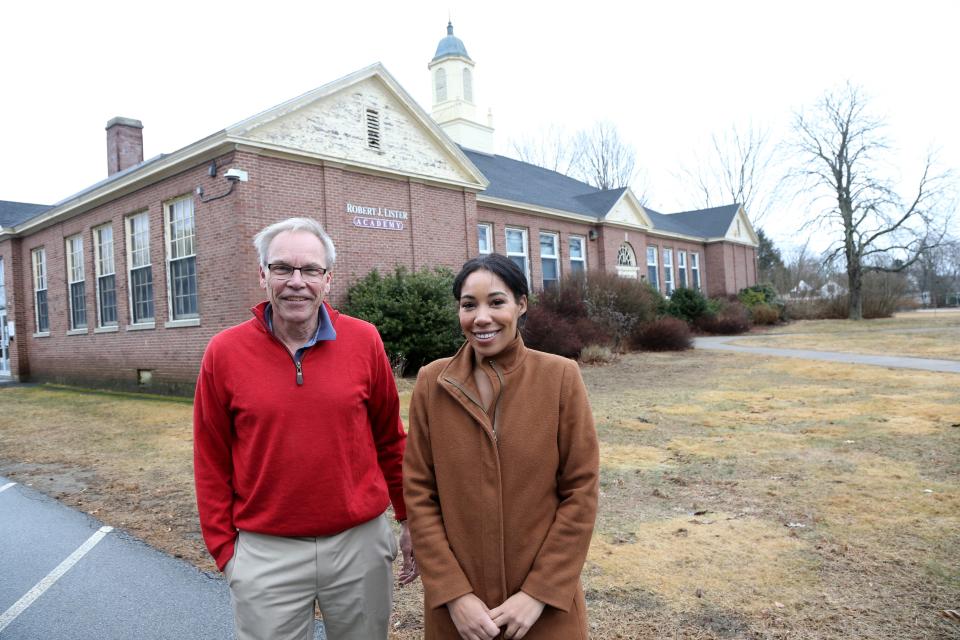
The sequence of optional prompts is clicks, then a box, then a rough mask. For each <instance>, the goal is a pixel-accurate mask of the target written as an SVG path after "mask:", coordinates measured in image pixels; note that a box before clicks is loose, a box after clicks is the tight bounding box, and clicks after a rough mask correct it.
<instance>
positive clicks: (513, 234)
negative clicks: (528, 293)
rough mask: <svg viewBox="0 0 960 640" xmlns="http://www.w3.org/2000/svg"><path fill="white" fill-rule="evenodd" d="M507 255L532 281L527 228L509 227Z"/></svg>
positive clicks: (507, 231) (528, 280)
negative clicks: (528, 257) (528, 256)
mask: <svg viewBox="0 0 960 640" xmlns="http://www.w3.org/2000/svg"><path fill="white" fill-rule="evenodd" d="M506 237H507V257H508V258H510V259H511V260H513V261H514V263H516V265H517V266H518V267H520V270H521V271H523V273H524V275H525V276H526V277H527V284H529V283H530V264H529V262H528V261H527V230H526V229H511V228H509V227H507V230H506Z"/></svg>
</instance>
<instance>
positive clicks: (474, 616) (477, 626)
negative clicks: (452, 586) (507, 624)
mask: <svg viewBox="0 0 960 640" xmlns="http://www.w3.org/2000/svg"><path fill="white" fill-rule="evenodd" d="M447 609H448V610H449V611H450V617H451V618H452V619H453V624H454V625H456V627H457V632H458V633H459V634H460V637H461V638H463V640H493V638H496V637H497V636H498V635H499V634H500V627H498V626H497V625H495V624H494V623H493V620H491V619H490V610H489V609H487V605H485V604H483V601H482V600H481V599H480V598H478V597H477V596H475V595H473V594H472V593H468V594H466V595H463V596H460V597H459V598H457V599H455V600H451V601H450V602H448V603H447Z"/></svg>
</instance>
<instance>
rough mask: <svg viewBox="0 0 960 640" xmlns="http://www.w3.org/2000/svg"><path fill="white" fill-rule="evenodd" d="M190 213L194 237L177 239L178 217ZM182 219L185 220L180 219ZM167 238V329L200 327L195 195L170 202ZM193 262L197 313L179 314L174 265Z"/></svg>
mask: <svg viewBox="0 0 960 640" xmlns="http://www.w3.org/2000/svg"><path fill="white" fill-rule="evenodd" d="M187 211H189V217H190V221H191V226H192V229H191V231H192V233H191V234H190V235H180V236H178V237H174V235H173V232H174V222H176V221H178V219H177V218H175V217H174V216H175V215H176V214H177V213H184V212H187ZM179 220H182V218H180V219H179ZM163 236H164V245H165V247H166V276H167V318H169V319H170V321H169V322H167V324H166V325H165V326H171V325H173V326H176V324H175V323H180V324H185V325H196V324H197V322H198V320H199V319H200V291H199V282H198V278H197V211H196V207H194V202H193V196H192V195H189V196H183V197H180V198H175V199H173V200H170V201H169V202H167V203H166V204H164V205H163ZM191 258H192V259H193V297H194V302H193V306H194V308H195V309H196V311H194V312H185V313H178V312H177V311H176V306H177V305H176V299H175V298H176V295H177V291H176V284H175V283H174V276H173V270H174V264H173V263H174V262H179V261H189V260H190V259H191Z"/></svg>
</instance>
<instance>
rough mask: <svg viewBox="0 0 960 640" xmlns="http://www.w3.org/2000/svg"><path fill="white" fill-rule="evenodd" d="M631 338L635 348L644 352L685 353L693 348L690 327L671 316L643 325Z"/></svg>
mask: <svg viewBox="0 0 960 640" xmlns="http://www.w3.org/2000/svg"><path fill="white" fill-rule="evenodd" d="M631 338H632V344H633V347H634V348H635V349H643V350H644V351H683V350H684V349H689V348H691V347H692V346H693V337H692V336H691V335H690V326H689V325H688V324H687V323H686V322H684V321H683V320H680V319H679V318H673V317H671V316H665V317H663V318H658V319H656V320H654V321H653V322H645V323H644V324H641V325H640V326H639V327H638V329H637V330H636V331H635V332H634V333H633V335H632V336H631Z"/></svg>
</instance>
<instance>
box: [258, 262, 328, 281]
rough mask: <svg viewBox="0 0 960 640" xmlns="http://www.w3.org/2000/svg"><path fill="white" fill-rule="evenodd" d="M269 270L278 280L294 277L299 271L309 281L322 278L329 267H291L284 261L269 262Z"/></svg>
mask: <svg viewBox="0 0 960 640" xmlns="http://www.w3.org/2000/svg"><path fill="white" fill-rule="evenodd" d="M267 270H268V271H269V272H270V275H272V276H273V277H274V278H276V279H277V280H289V279H290V278H292V277H293V272H294V271H299V272H300V277H301V278H302V279H304V280H308V281H314V280H320V279H321V278H323V276H324V275H326V273H327V269H326V268H325V267H314V266H306V267H291V266H290V265H288V264H282V263H277V264H268V265H267Z"/></svg>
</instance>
